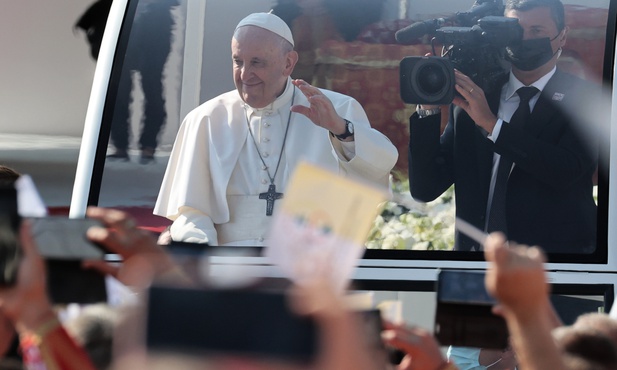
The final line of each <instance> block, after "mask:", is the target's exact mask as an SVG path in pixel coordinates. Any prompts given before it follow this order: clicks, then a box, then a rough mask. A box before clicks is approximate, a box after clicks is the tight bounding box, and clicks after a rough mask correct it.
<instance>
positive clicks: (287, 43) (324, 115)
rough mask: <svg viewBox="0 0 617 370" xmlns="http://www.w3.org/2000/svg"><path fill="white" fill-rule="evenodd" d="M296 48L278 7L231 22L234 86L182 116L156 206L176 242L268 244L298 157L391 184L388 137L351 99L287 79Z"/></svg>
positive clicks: (392, 159)
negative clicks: (274, 216) (276, 12)
mask: <svg viewBox="0 0 617 370" xmlns="http://www.w3.org/2000/svg"><path fill="white" fill-rule="evenodd" d="M293 48H294V40H293V37H292V34H291V30H290V29H289V27H288V26H287V25H286V24H285V22H283V21H282V20H281V19H280V18H278V17H277V16H275V15H274V14H269V13H255V14H251V15H249V16H248V17H246V18H244V19H243V20H242V21H240V23H239V24H238V26H237V27H236V30H235V32H234V35H233V39H232V41H231V52H232V62H233V63H232V64H233V77H234V83H235V85H236V90H233V91H230V92H227V93H224V94H222V95H220V96H218V97H216V98H214V99H211V100H209V101H207V102H205V103H203V104H202V105H200V106H199V107H197V108H196V109H194V110H193V111H192V112H190V113H189V114H188V115H187V117H186V118H185V120H184V122H183V123H182V126H181V127H180V130H179V132H178V136H177V138H176V142H175V144H174V147H173V150H172V153H171V157H170V159H169V164H168V166H167V171H166V173H165V177H164V179H163V184H162V186H161V190H160V193H159V197H158V199H157V202H156V206H155V208H154V213H155V214H157V215H160V216H164V217H167V218H169V219H170V220H173V224H172V225H171V228H170V232H171V238H172V240H174V241H184V242H197V243H206V242H207V243H209V244H210V245H252V246H258V245H264V243H266V244H267V241H265V242H264V238H265V237H266V234H267V232H268V228H269V224H270V222H271V219H272V217H270V216H271V215H272V213H273V212H274V211H276V200H278V199H280V198H282V197H283V194H284V193H285V186H286V184H287V182H288V179H289V177H290V176H291V174H292V173H293V171H294V169H295V168H296V166H297V165H298V163H299V162H300V161H302V160H307V161H309V162H312V163H315V164H318V165H320V166H322V167H325V168H327V169H330V170H332V171H334V172H336V173H339V174H342V175H345V176H348V177H350V178H355V179H361V180H362V181H365V182H369V183H372V184H374V185H376V186H379V187H381V188H387V187H388V185H389V174H390V171H391V169H392V168H393V167H394V164H395V162H396V160H397V158H398V153H397V150H396V148H395V147H394V145H392V143H391V142H390V141H389V140H388V139H387V138H386V137H385V136H384V135H383V134H381V133H380V132H378V131H376V130H374V129H372V128H371V126H370V123H369V121H368V118H367V116H366V113H365V112H364V110H363V109H362V107H361V106H360V104H359V103H358V102H357V101H356V100H354V99H353V98H351V97H349V96H346V95H343V94H339V93H336V92H333V91H328V90H324V89H318V88H316V87H313V86H311V85H310V84H308V83H306V82H305V81H302V80H292V79H291V78H290V75H291V72H292V71H293V69H294V66H295V65H296V62H297V61H298V53H297V52H295V51H294V49H293Z"/></svg>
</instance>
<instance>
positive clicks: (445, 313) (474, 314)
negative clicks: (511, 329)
mask: <svg viewBox="0 0 617 370" xmlns="http://www.w3.org/2000/svg"><path fill="white" fill-rule="evenodd" d="M484 276H485V274H484V272H483V271H467V270H441V271H440V272H439V275H438V278H437V310H436V314H435V330H434V332H435V337H436V338H437V340H439V342H440V343H441V344H442V345H452V346H461V347H476V348H491V349H504V348H506V347H508V328H507V326H506V322H505V320H504V319H503V317H500V316H497V315H495V314H494V313H493V312H492V307H493V305H495V303H496V301H495V299H494V298H493V297H491V296H490V295H489V294H488V292H487V291H486V288H485V285H484Z"/></svg>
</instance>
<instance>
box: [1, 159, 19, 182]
mask: <svg viewBox="0 0 617 370" xmlns="http://www.w3.org/2000/svg"><path fill="white" fill-rule="evenodd" d="M19 176H20V174H19V172H17V171H15V170H14V169H12V168H11V167H8V166H5V165H1V164H0V185H10V184H13V183H15V181H17V179H18V178H19Z"/></svg>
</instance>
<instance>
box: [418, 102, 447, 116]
mask: <svg viewBox="0 0 617 370" xmlns="http://www.w3.org/2000/svg"><path fill="white" fill-rule="evenodd" d="M416 112H418V117H420V118H424V117H428V116H432V115H434V114H439V113H441V108H439V107H437V108H433V109H420V106H419V105H418V106H417V107H416Z"/></svg>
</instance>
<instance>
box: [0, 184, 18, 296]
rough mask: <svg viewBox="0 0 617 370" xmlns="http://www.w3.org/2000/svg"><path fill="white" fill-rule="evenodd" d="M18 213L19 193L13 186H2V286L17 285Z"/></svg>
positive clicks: (0, 228)
mask: <svg viewBox="0 0 617 370" xmlns="http://www.w3.org/2000/svg"><path fill="white" fill-rule="evenodd" d="M20 223H21V218H20V217H19V213H18V211H17V191H16V190H15V187H14V186H13V185H1V186H0V285H2V286H7V285H13V284H15V282H16V280H17V272H18V270H19V262H20V256H21V248H20V245H19V225H20Z"/></svg>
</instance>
